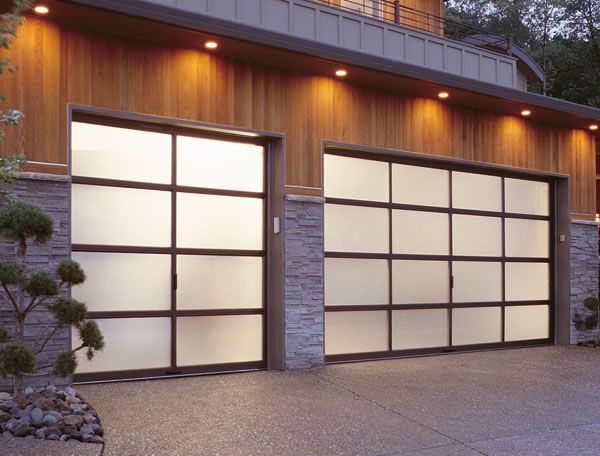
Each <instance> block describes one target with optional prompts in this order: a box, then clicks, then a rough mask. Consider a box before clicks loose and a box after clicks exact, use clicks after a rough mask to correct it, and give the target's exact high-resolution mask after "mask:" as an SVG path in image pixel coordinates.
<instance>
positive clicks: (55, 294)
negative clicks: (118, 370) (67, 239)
mask: <svg viewBox="0 0 600 456" xmlns="http://www.w3.org/2000/svg"><path fill="white" fill-rule="evenodd" d="M53 231H54V230H53V223H52V219H51V218H50V217H49V216H48V215H47V214H46V213H44V211H42V210H41V209H40V208H39V207H37V206H34V205H32V204H28V203H25V202H22V201H19V200H17V199H15V198H10V199H9V200H8V202H7V203H6V204H5V207H4V208H3V209H1V210H0V235H2V236H3V237H4V238H6V239H7V240H9V241H13V242H15V243H16V247H17V255H16V260H15V261H0V286H1V287H2V290H3V291H4V293H3V294H2V296H1V299H0V309H1V310H3V311H8V312H10V313H11V314H12V315H13V316H14V325H13V327H12V328H6V327H0V375H2V376H3V377H6V376H8V375H10V376H12V377H13V378H14V396H15V399H16V400H17V401H19V402H22V401H23V400H24V399H25V397H24V388H25V384H24V383H25V382H24V379H25V376H27V375H32V374H37V373H40V372H41V371H51V373H52V375H55V376H57V377H68V376H70V375H72V374H73V373H74V372H75V369H76V368H77V358H76V355H75V353H76V352H77V351H79V350H86V354H87V358H88V359H92V358H93V357H94V354H95V352H96V350H101V349H102V348H103V346H104V340H103V337H102V334H101V332H100V330H99V328H98V325H97V324H96V322H94V321H90V320H86V316H87V307H86V305H85V304H84V303H82V302H79V301H77V300H75V299H71V298H66V297H59V293H60V292H61V290H64V289H69V288H70V287H72V286H75V285H79V284H82V283H83V282H84V281H85V273H84V271H83V269H82V268H81V266H80V265H79V264H78V263H77V262H75V261H72V260H63V261H61V262H60V263H59V264H58V266H57V267H56V269H55V270H54V271H52V273H51V272H47V271H31V270H30V269H29V267H28V265H27V261H26V260H27V247H28V245H29V244H31V243H37V244H45V243H46V242H48V241H49V240H50V239H51V238H52V234H53ZM42 307H45V308H46V309H48V310H49V311H50V314H49V319H48V321H46V322H44V323H45V328H44V329H43V330H42V331H40V333H39V336H38V337H36V338H31V337H28V335H27V334H26V329H27V328H26V323H27V319H28V317H30V316H31V315H32V313H33V312H34V311H35V310H36V309H39V308H42ZM36 323H37V324H39V322H36ZM67 327H69V328H70V327H74V328H75V329H76V330H77V331H78V333H79V338H80V339H81V344H80V345H79V346H78V347H75V348H73V349H71V350H65V351H63V352H61V353H60V354H59V355H58V357H57V358H56V359H54V360H51V361H49V362H47V363H43V362H40V360H39V359H38V358H39V355H40V354H41V353H42V352H43V351H44V348H45V347H46V345H47V344H48V342H50V341H51V340H52V337H53V336H54V335H55V334H56V333H57V332H58V331H60V330H61V329H63V328H67Z"/></svg>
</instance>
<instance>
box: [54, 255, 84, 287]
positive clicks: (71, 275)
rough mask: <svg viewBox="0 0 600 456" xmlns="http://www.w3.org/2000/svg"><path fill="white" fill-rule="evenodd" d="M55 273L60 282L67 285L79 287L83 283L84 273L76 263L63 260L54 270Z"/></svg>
mask: <svg viewBox="0 0 600 456" xmlns="http://www.w3.org/2000/svg"><path fill="white" fill-rule="evenodd" d="M56 273H57V274H58V277H60V280H62V281H63V282H65V283H68V284H69V285H71V286H72V285H79V284H81V283H83V282H85V272H83V269H81V265H80V264H79V263H77V261H73V260H63V261H61V262H60V264H59V265H58V267H57V268H56Z"/></svg>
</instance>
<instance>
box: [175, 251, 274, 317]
mask: <svg viewBox="0 0 600 456" xmlns="http://www.w3.org/2000/svg"><path fill="white" fill-rule="evenodd" d="M177 279H178V280H177V308H178V309H235V308H258V307H262V306H263V301H262V298H263V294H262V291H263V259H262V258H260V257H230V256H192V255H179V256H178V257H177Z"/></svg>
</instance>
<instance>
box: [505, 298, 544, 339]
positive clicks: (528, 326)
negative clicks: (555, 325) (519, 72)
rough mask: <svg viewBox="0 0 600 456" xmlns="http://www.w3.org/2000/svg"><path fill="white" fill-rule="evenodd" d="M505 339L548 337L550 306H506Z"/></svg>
mask: <svg viewBox="0 0 600 456" xmlns="http://www.w3.org/2000/svg"><path fill="white" fill-rule="evenodd" d="M504 316H505V319H506V323H505V325H506V327H505V331H506V332H505V337H504V339H505V340H506V341H511V340H530V339H547V338H548V337H550V308H549V307H548V306H515V307H506V309H505V311H504Z"/></svg>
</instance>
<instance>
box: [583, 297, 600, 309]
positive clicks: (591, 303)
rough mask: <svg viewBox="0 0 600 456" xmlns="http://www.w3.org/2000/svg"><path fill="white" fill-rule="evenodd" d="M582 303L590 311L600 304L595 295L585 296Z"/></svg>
mask: <svg viewBox="0 0 600 456" xmlns="http://www.w3.org/2000/svg"><path fill="white" fill-rule="evenodd" d="M583 305H584V306H585V307H587V308H588V309H590V310H591V311H594V312H595V311H597V310H598V307H599V306H600V300H598V298H596V297H595V296H591V297H589V298H587V299H586V300H585V301H583Z"/></svg>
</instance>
